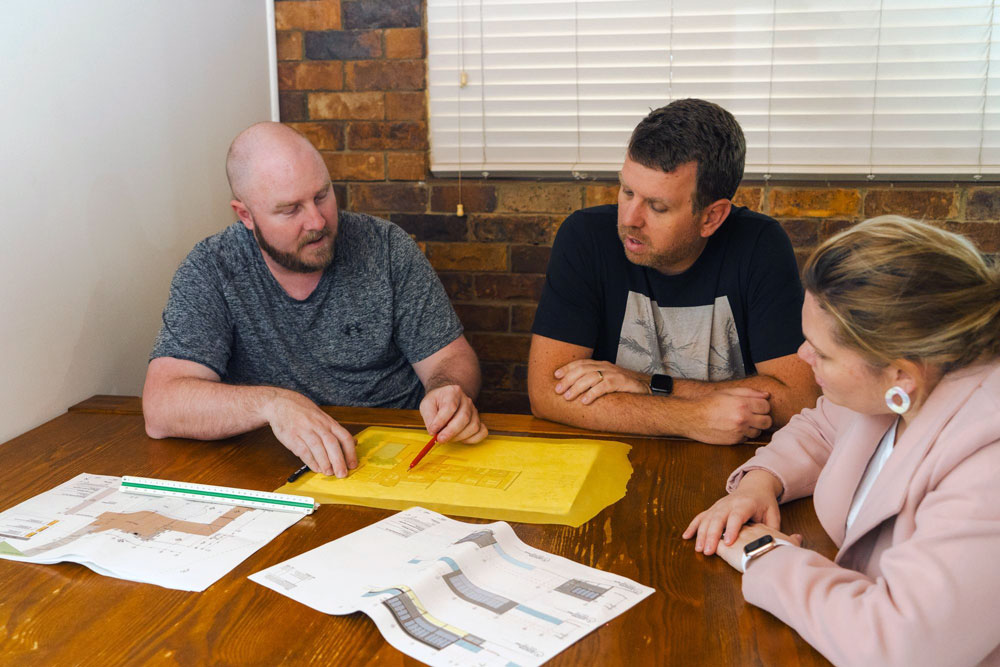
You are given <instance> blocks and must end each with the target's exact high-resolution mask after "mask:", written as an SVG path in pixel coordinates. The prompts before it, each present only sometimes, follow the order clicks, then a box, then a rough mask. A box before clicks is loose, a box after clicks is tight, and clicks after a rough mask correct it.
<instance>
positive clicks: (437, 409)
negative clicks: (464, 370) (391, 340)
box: [265, 384, 488, 477]
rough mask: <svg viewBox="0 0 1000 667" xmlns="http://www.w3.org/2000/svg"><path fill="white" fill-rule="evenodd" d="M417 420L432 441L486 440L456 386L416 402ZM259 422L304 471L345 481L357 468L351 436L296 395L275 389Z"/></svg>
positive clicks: (469, 401)
mask: <svg viewBox="0 0 1000 667" xmlns="http://www.w3.org/2000/svg"><path fill="white" fill-rule="evenodd" d="M420 416H421V417H422V418H423V420H424V424H425V426H426V427H427V432H428V433H430V434H432V435H435V436H436V438H437V441H438V442H465V443H469V444H472V443H476V442H479V441H480V440H482V439H483V438H485V437H486V436H487V435H488V431H487V430H486V426H485V425H484V424H483V423H482V422H481V421H480V420H479V411H478V410H477V409H476V406H475V405H474V404H473V402H472V399H471V398H469V396H467V395H466V394H465V392H464V391H463V390H462V388H461V387H459V386H458V385H454V384H450V385H444V386H440V387H435V388H434V389H431V390H430V391H428V392H427V394H426V395H425V396H424V399H423V400H422V401H421V402H420ZM265 418H266V419H267V421H268V423H269V424H270V425H271V430H272V431H273V432H274V435H275V437H276V438H277V439H278V441H279V442H281V444H283V445H284V446H285V447H287V448H288V449H289V451H291V452H292V453H293V454H295V455H296V456H298V457H299V458H300V459H301V460H302V462H303V463H305V464H306V465H307V466H309V469H310V470H312V471H314V472H318V473H322V474H324V475H336V476H337V477H347V474H348V471H349V470H353V469H354V468H357V467H358V456H357V451H356V450H357V441H356V440H355V439H354V436H353V435H351V433H350V432H349V431H348V430H347V429H345V428H344V427H343V426H341V425H340V424H339V423H338V422H337V420H335V419H334V418H333V417H331V416H330V415H328V414H326V413H325V412H323V410H321V409H320V408H319V406H317V405H316V404H315V403H313V402H312V401H311V400H309V399H308V398H306V397H305V396H303V395H302V394H299V393H297V392H294V391H290V390H284V389H282V390H278V393H277V396H276V397H275V399H274V400H272V401H270V403H269V405H268V407H267V409H266V412H265Z"/></svg>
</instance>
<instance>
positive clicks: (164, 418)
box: [142, 123, 487, 477]
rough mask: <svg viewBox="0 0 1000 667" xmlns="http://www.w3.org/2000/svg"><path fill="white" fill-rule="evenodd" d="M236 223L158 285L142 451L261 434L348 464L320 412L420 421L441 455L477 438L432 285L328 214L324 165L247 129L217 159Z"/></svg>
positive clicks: (324, 466)
mask: <svg viewBox="0 0 1000 667" xmlns="http://www.w3.org/2000/svg"><path fill="white" fill-rule="evenodd" d="M226 175H227V176H228V178H229V184H230V187H231V188H232V193H233V200H232V202H231V205H232V207H233V211H235V213H236V216H237V217H238V218H239V221H238V222H235V223H233V224H232V225H230V226H229V227H228V228H226V229H225V230H223V231H221V232H219V233H218V234H215V235H214V236H211V237H209V238H207V239H205V240H203V241H202V242H200V243H198V244H197V245H196V246H195V248H194V250H192V251H191V253H190V254H189V255H188V257H187V258H186V259H185V260H184V262H183V263H182V264H181V266H180V267H179V268H178V270H177V273H176V274H175V275H174V279H173V282H172V284H171V287H170V296H169V299H168V301H167V306H166V308H165V309H164V311H163V326H162V328H161V330H160V333H159V335H158V336H157V339H156V343H155V345H154V347H153V351H152V353H151V354H150V362H149V367H148V369H147V372H146V383H145V387H144V389H143V396H142V405H143V413H144V415H145V420H146V432H147V433H148V434H149V435H150V436H151V437H153V438H165V437H185V438H196V439H202V440H214V439H218V438H226V437H229V436H232V435H236V434H239V433H243V432H246V431H250V430H253V429H256V428H259V427H261V426H264V425H269V426H270V427H271V430H272V431H273V432H274V435H275V437H276V438H277V439H278V440H279V441H280V442H281V443H282V444H283V445H284V446H285V447H287V448H288V449H289V450H291V451H292V452H293V453H294V454H296V455H297V456H298V457H299V458H300V459H302V461H303V462H304V463H305V464H306V465H308V466H309V468H310V469H312V470H313V471H315V472H320V473H323V474H325V475H333V474H335V475H337V476H338V477H344V476H346V475H347V474H348V470H349V469H352V468H354V467H356V466H357V456H356V453H355V440H354V438H353V436H352V435H351V434H350V433H349V432H348V431H347V430H346V429H345V428H344V427H343V426H341V425H340V424H338V423H337V422H336V421H335V420H334V419H333V418H331V417H330V416H329V415H327V414H326V413H325V412H323V411H322V410H320V409H319V407H317V406H318V405H356V406H368V407H391V408H417V407H419V409H420V414H421V416H422V417H423V419H424V423H425V424H426V426H427V430H428V431H429V432H430V433H432V434H436V435H437V438H438V440H439V441H441V442H447V441H455V442H467V443H473V442H478V441H480V440H482V439H483V438H485V437H486V435H487V431H486V427H485V426H484V425H483V424H482V423H481V422H480V420H479V413H478V411H477V410H476V407H475V405H474V404H473V400H474V399H475V397H476V395H477V394H478V392H479V386H480V371H479V362H478V360H477V359H476V355H475V352H474V351H473V350H472V348H471V346H470V345H469V343H468V342H467V341H466V339H465V336H464V335H463V333H462V326H461V323H460V322H459V321H458V317H457V316H456V315H455V311H454V309H453V308H452V306H451V304H450V302H449V301H448V297H447V295H446V294H445V291H444V288H443V287H442V285H441V281H440V280H439V279H438V277H437V275H436V274H435V273H434V271H433V269H432V268H431V267H430V264H429V263H428V262H427V259H426V258H425V257H424V256H423V254H422V253H421V252H420V250H419V248H417V246H416V244H415V243H414V242H413V240H412V239H410V237H409V236H408V235H407V234H406V233H405V232H404V231H403V230H401V229H400V228H399V227H397V226H396V225H394V224H392V223H391V222H388V221H386V220H381V219H379V218H374V217H372V216H368V215H364V214H360V213H351V212H348V211H338V209H337V202H336V198H335V196H334V193H333V188H332V184H331V183H330V175H329V173H328V171H327V168H326V165H325V164H324V162H323V159H322V157H321V156H320V154H319V153H318V152H317V151H316V149H315V148H314V147H313V146H312V144H310V143H309V141H308V140H307V139H306V138H305V137H303V136H302V135H301V134H299V133H298V132H296V131H294V130H292V129H291V128H289V127H287V126H285V125H282V124H280V123H258V124H256V125H253V126H251V127H249V128H248V129H246V130H244V131H243V132H242V133H240V135H239V136H237V137H236V139H235V140H234V141H233V144H232V146H231V147H230V149H229V154H228V156H227V159H226Z"/></svg>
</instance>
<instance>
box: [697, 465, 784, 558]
mask: <svg viewBox="0 0 1000 667" xmlns="http://www.w3.org/2000/svg"><path fill="white" fill-rule="evenodd" d="M781 492H782V487H781V481H780V480H779V479H778V478H777V477H775V476H774V475H772V474H771V473H769V472H768V471H766V470H759V469H758V470H751V471H749V472H748V473H747V474H746V475H744V476H743V479H742V480H740V484H739V486H737V487H736V489H735V490H734V491H733V492H732V493H730V494H728V495H725V496H723V497H722V498H720V499H718V500H717V501H715V504H713V505H712V506H711V507H709V508H708V509H707V510H705V511H704V512H701V513H700V514H698V516H696V517H695V518H694V519H692V520H691V523H690V524H689V525H688V527H687V530H685V531H684V534H683V535H682V536H681V537H683V538H684V539H685V540H689V539H691V538H692V537H695V536H696V535H697V539H695V541H694V550H695V551H700V552H702V553H704V554H705V555H706V556H711V555H712V554H714V553H715V552H716V550H717V549H721V548H722V547H723V546H732V544H733V543H734V542H736V538H737V536H738V535H739V534H740V528H742V526H743V524H745V523H746V522H747V521H753V522H754V523H762V524H764V525H765V526H767V527H769V528H774V529H775V530H777V529H778V528H780V527H781V514H780V512H779V511H778V496H779V495H780V494H781ZM720 539H722V540H723V542H722V543H721V544H720V542H719V540H720Z"/></svg>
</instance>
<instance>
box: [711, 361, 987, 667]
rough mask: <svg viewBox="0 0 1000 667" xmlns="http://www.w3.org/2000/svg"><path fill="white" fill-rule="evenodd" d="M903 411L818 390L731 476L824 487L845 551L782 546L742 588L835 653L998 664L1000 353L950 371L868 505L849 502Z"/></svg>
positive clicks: (822, 501)
mask: <svg viewBox="0 0 1000 667" xmlns="http://www.w3.org/2000/svg"><path fill="white" fill-rule="evenodd" d="M893 418H894V416H893V415H884V416H876V417H872V416H867V415H862V414H858V413H856V412H853V411H851V410H848V409H847V408H843V407H840V406H838V405H835V404H833V403H830V402H828V401H826V400H825V399H824V398H820V399H819V402H818V403H817V405H816V407H815V408H814V409H812V410H805V411H803V412H802V414H800V415H797V416H796V417H794V418H793V419H792V420H791V422H789V424H788V425H787V426H785V427H784V428H783V429H781V430H780V431H778V432H777V433H775V434H774V437H773V439H772V441H771V444H770V445H768V446H766V447H762V448H761V449H758V450H757V452H756V454H755V455H754V457H753V458H752V459H750V460H749V461H747V462H746V463H745V464H744V465H743V466H741V467H740V468H739V469H737V470H736V471H735V472H734V473H733V474H732V475H731V476H730V478H729V481H728V483H727V489H728V490H729V491H732V490H733V489H734V488H735V486H736V484H737V483H738V481H739V480H740V479H741V478H742V476H743V475H744V474H745V473H746V471H748V470H752V469H754V468H763V469H766V470H769V471H771V472H772V473H774V474H775V475H777V476H778V478H779V479H780V480H781V482H782V484H783V485H784V492H783V494H782V497H781V499H780V500H781V501H782V502H785V501H789V500H793V499H795V498H800V497H803V496H808V495H810V494H812V496H813V502H814V504H815V507H816V515H817V516H818V518H819V520H820V523H822V525H823V528H824V529H825V530H826V532H827V533H829V535H830V537H831V538H832V539H833V541H834V543H836V545H837V546H838V547H839V551H838V552H837V556H836V558H835V559H834V560H833V561H830V560H828V559H827V558H824V557H823V556H820V555H819V554H817V553H816V552H814V551H810V550H808V549H805V548H796V547H780V548H778V549H775V550H774V551H772V552H771V553H769V554H767V555H766V556H763V557H761V558H760V560H759V561H757V562H756V563H754V564H753V565H752V566H751V567H750V568H748V570H747V573H746V574H745V575H744V576H743V596H744V597H745V598H746V600H747V601H748V602H750V603H751V604H754V605H756V606H758V607H761V608H762V609H765V610H767V611H769V612H771V613H772V614H774V615H775V616H776V617H778V618H779V619H781V620H782V621H783V622H785V623H787V624H788V625H790V626H791V627H792V628H794V629H795V630H796V631H797V632H798V633H799V634H800V635H802V637H803V638H804V639H805V640H806V641H808V642H809V643H810V644H812V645H813V646H814V647H815V648H816V649H817V650H818V651H819V652H820V653H822V654H823V655H825V656H826V657H827V658H829V659H830V660H831V661H832V662H833V663H835V664H837V665H865V666H870V665H907V666H911V667H912V666H916V665H933V666H935V667H936V666H938V665H947V666H949V667H951V666H953V665H977V664H980V665H1000V360H994V361H993V362H990V363H988V364H982V365H978V366H975V367H971V368H966V369H962V370H960V371H956V372H954V373H950V374H948V375H946V376H945V377H944V378H943V379H942V380H941V382H940V383H939V384H938V385H937V386H936V387H935V388H934V391H933V392H932V393H931V395H930V396H929V397H928V399H927V401H926V402H925V403H924V406H923V408H922V409H921V410H920V413H919V414H918V415H917V417H916V418H915V419H914V420H913V421H912V423H910V425H909V426H908V427H907V428H906V430H905V431H904V432H903V435H902V436H901V437H900V438H899V440H898V441H897V443H896V446H895V449H894V450H893V453H892V456H891V457H890V458H889V460H888V462H887V463H886V465H885V467H884V468H883V469H882V472H881V474H880V475H879V477H878V478H877V480H876V482H875V485H874V486H873V487H872V489H871V491H870V493H869V494H868V498H867V499H866V501H865V504H864V505H863V507H862V509H861V512H860V513H859V514H858V516H857V519H856V520H855V522H854V524H853V525H852V527H851V530H850V532H847V533H846V534H845V526H846V519H847V512H848V509H849V508H850V505H851V500H852V499H853V497H854V491H855V490H856V489H857V486H858V483H859V481H860V480H861V476H862V475H863V474H864V471H865V467H866V466H867V465H868V460H869V459H870V458H871V455H872V453H873V452H874V451H875V448H876V446H877V445H878V442H879V440H880V439H881V437H882V435H883V434H884V433H885V431H886V429H888V427H889V425H890V424H891V423H892V420H893Z"/></svg>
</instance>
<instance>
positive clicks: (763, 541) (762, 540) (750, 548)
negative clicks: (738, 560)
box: [743, 535, 774, 554]
mask: <svg viewBox="0 0 1000 667" xmlns="http://www.w3.org/2000/svg"><path fill="white" fill-rule="evenodd" d="M771 542H774V538H773V537H771V536H770V535H764V536H763V537H758V538H757V539H756V540H754V541H753V542H750V543H749V544H747V545H746V546H745V547H743V553H745V554H751V553H753V552H754V551H757V549H760V548H761V547H764V546H767V545H768V544H770V543H771Z"/></svg>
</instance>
